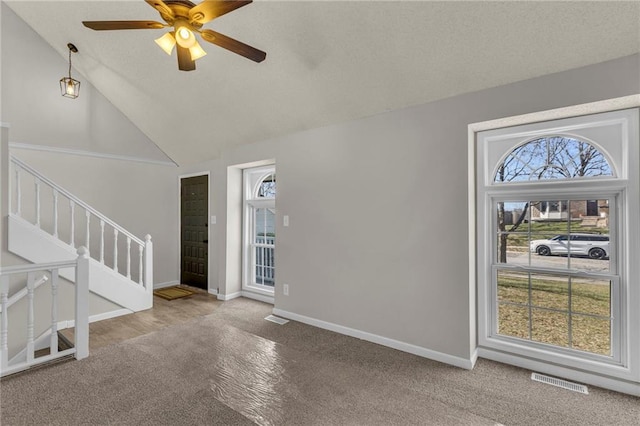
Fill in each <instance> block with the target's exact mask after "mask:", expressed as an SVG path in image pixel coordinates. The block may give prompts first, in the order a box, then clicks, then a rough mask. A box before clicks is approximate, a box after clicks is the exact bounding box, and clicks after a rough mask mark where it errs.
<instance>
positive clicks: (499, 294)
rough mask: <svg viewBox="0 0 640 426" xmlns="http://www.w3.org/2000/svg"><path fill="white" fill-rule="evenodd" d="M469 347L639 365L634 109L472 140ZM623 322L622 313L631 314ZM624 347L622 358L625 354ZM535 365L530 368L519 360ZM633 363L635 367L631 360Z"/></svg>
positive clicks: (603, 370)
mask: <svg viewBox="0 0 640 426" xmlns="http://www.w3.org/2000/svg"><path fill="white" fill-rule="evenodd" d="M476 138H477V139H476V145H475V146H474V152H475V154H476V156H477V157H476V165H477V167H478V168H477V170H476V174H475V177H476V194H475V196H476V206H477V209H476V214H475V225H476V229H475V230H474V232H476V235H477V237H476V238H477V240H476V241H477V246H476V250H477V252H476V253H477V254H476V265H477V277H478V278H477V282H478V301H479V303H478V343H479V346H480V348H482V351H483V354H484V355H485V356H488V357H492V358H494V359H496V360H504V359H505V355H504V354H509V355H508V356H509V357H514V359H515V358H518V363H519V365H526V366H528V367H530V368H534V367H535V368H539V367H540V361H542V362H545V363H551V364H554V365H555V366H563V373H564V374H567V376H568V377H570V376H571V374H573V369H580V370H581V371H588V372H591V373H596V374H600V375H604V376H609V377H614V376H616V375H618V376H616V377H626V378H629V377H630V376H629V375H626V376H625V374H626V373H625V374H619V373H618V372H619V371H620V370H621V369H629V368H631V365H632V364H633V365H634V366H633V368H640V362H638V361H637V360H640V357H639V356H638V352H640V351H638V350H637V349H635V348H640V341H638V338H637V336H636V335H631V334H629V333H628V330H630V329H631V328H630V327H632V326H635V325H636V324H639V323H640V315H638V314H637V306H635V305H634V306H632V301H634V300H638V299H637V298H638V295H640V287H639V286H638V285H637V279H636V277H637V276H638V272H636V271H638V268H637V248H636V246H633V245H631V244H628V242H630V241H638V234H639V233H640V229H639V228H638V226H637V220H636V219H637V211H638V210H640V207H639V204H640V203H639V201H638V195H637V194H638V193H639V192H638V182H640V179H639V178H638V174H639V173H638V171H639V170H640V167H639V164H638V158H640V155H638V142H637V141H638V110H637V109H635V110H620V111H613V112H606V113H600V114H597V115H586V116H578V117H569V118H563V119H559V120H555V121H539V122H533V123H529V124H517V125H515V126H504V127H500V126H497V127H496V128H494V129H492V130H485V131H481V132H479V133H476ZM632 316H633V318H632ZM631 350H636V353H635V355H633V356H630V353H631V352H630V351H631ZM531 360H535V361H531ZM634 363H635V364H634Z"/></svg>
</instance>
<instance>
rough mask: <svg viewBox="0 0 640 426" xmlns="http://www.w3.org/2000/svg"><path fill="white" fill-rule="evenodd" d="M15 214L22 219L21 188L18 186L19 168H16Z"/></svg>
mask: <svg viewBox="0 0 640 426" xmlns="http://www.w3.org/2000/svg"><path fill="white" fill-rule="evenodd" d="M16 204H17V206H16V214H17V215H18V216H20V217H22V188H21V186H20V168H19V167H16Z"/></svg>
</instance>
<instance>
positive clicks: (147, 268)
mask: <svg viewBox="0 0 640 426" xmlns="http://www.w3.org/2000/svg"><path fill="white" fill-rule="evenodd" d="M144 287H145V289H146V290H147V291H148V292H152V291H153V243H152V242H151V235H149V234H147V236H146V237H144Z"/></svg>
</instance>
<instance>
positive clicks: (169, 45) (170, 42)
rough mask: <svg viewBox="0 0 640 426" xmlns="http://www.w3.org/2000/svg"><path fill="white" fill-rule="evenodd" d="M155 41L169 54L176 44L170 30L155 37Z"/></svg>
mask: <svg viewBox="0 0 640 426" xmlns="http://www.w3.org/2000/svg"><path fill="white" fill-rule="evenodd" d="M155 42H156V44H157V45H158V46H160V47H161V48H162V50H164V51H165V52H166V53H167V55H171V52H172V51H173V48H174V47H175V45H176V38H175V37H174V36H173V32H170V33H166V34H165V35H163V36H162V37H160V38H157V39H155Z"/></svg>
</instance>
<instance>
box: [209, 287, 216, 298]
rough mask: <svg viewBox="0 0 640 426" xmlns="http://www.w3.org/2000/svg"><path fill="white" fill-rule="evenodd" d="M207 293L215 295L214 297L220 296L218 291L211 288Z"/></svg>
mask: <svg viewBox="0 0 640 426" xmlns="http://www.w3.org/2000/svg"><path fill="white" fill-rule="evenodd" d="M207 293H209V294H213V295H214V296H217V295H218V290H214V289H212V288H210V289H209V290H207Z"/></svg>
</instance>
